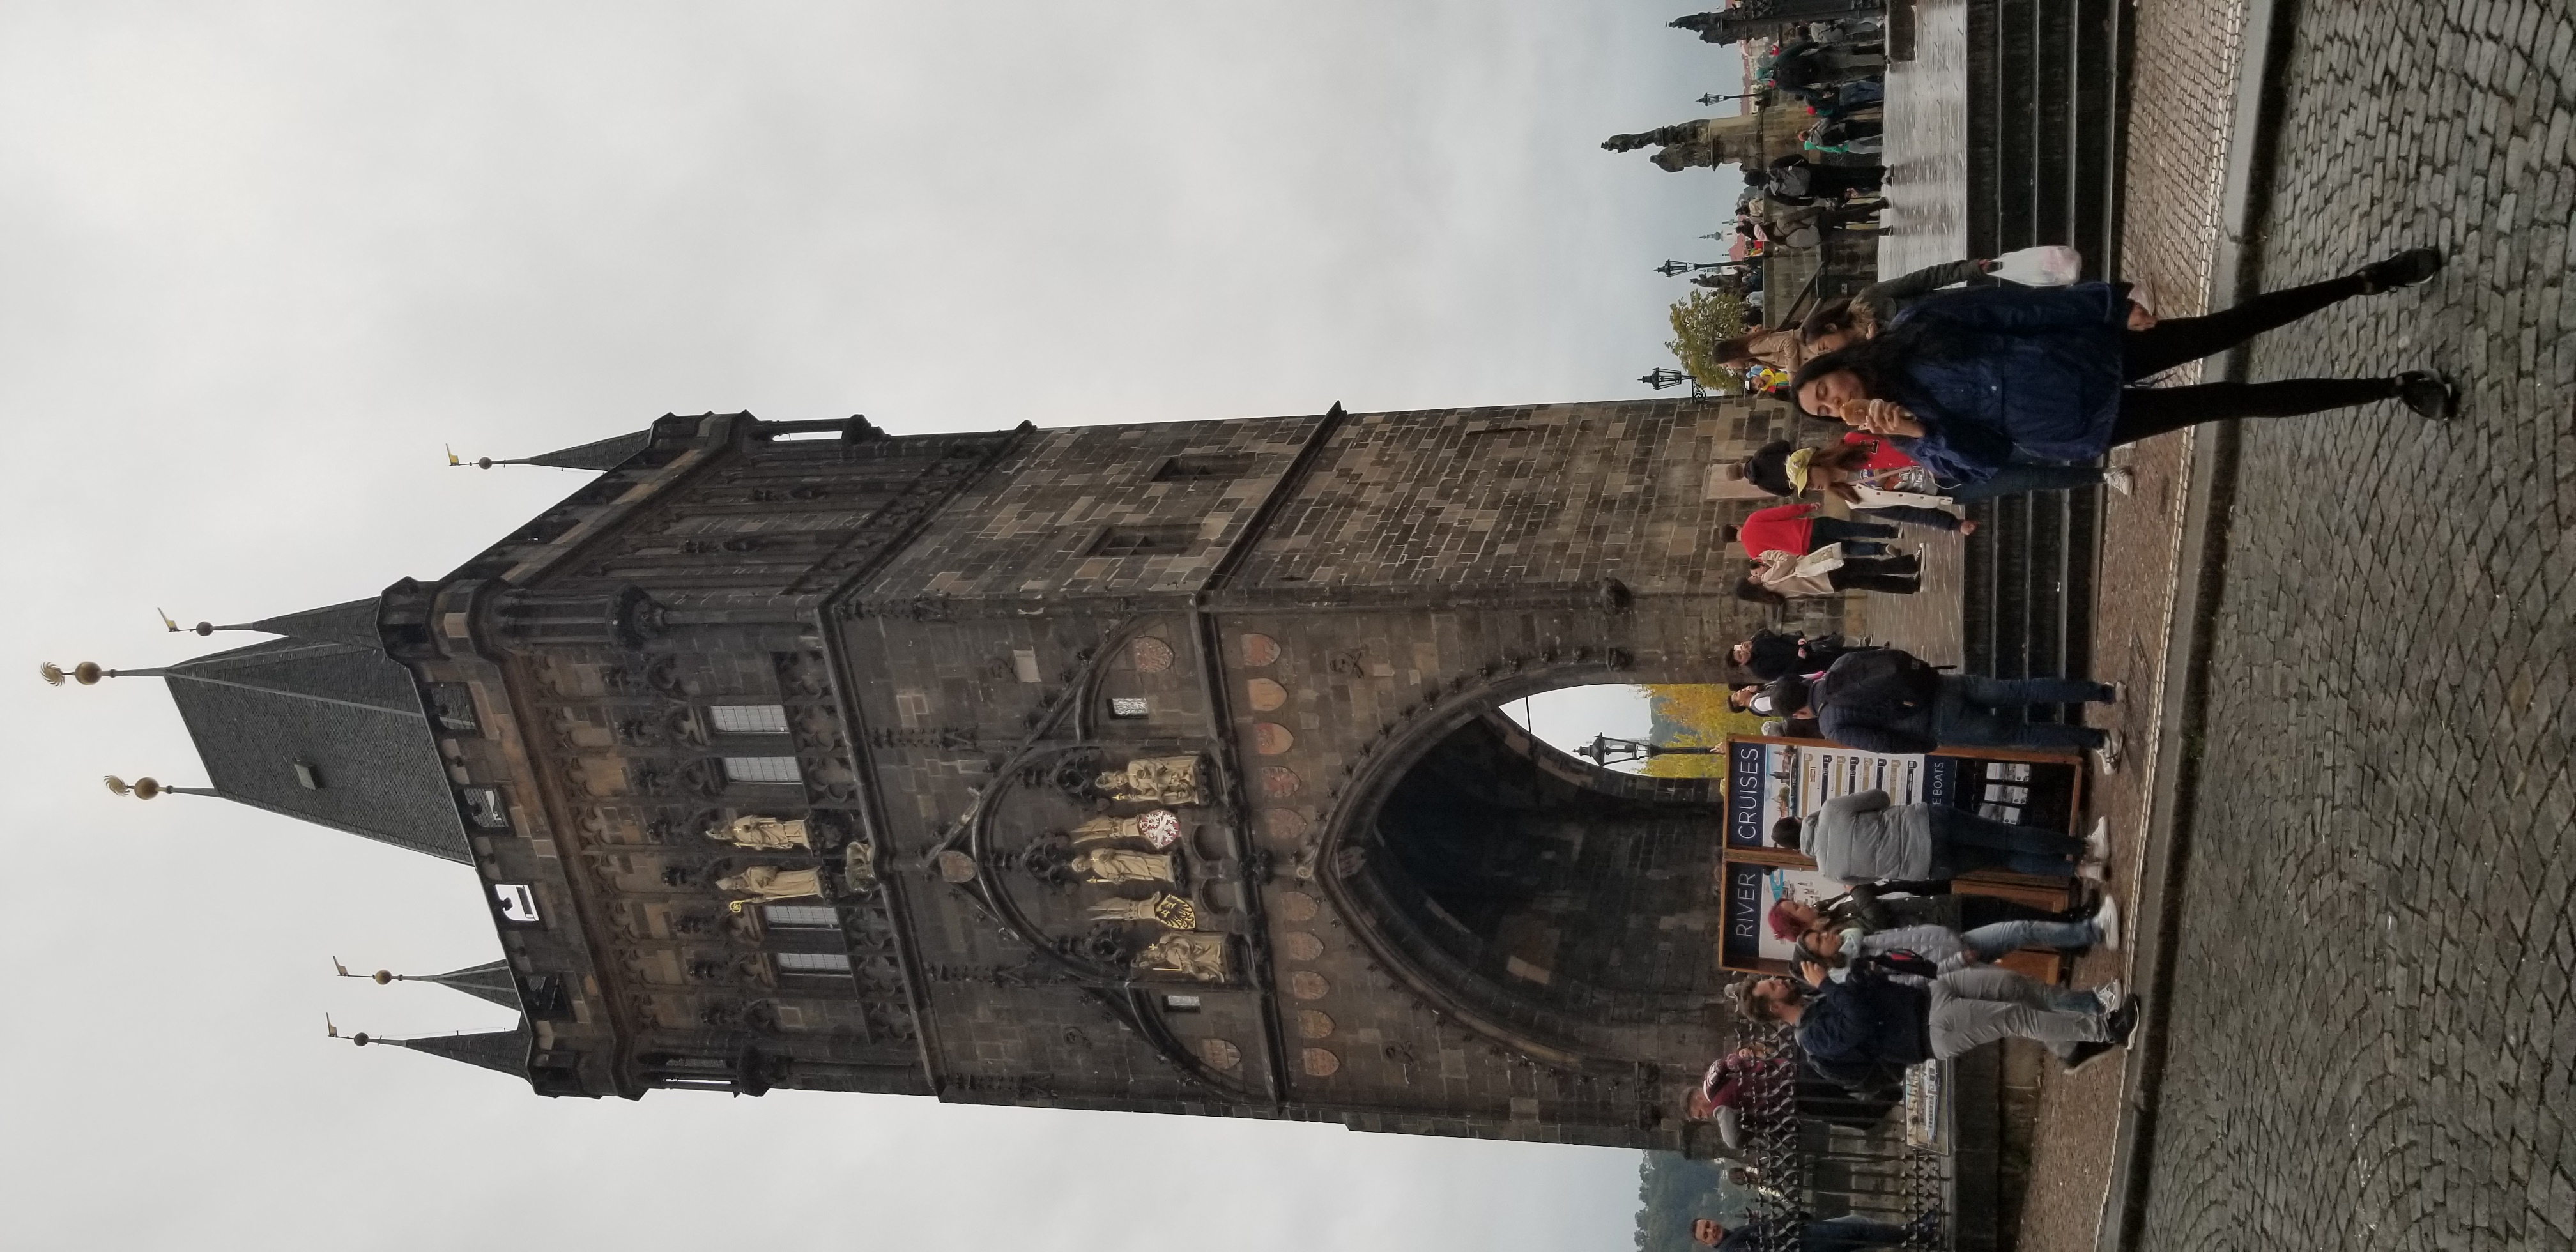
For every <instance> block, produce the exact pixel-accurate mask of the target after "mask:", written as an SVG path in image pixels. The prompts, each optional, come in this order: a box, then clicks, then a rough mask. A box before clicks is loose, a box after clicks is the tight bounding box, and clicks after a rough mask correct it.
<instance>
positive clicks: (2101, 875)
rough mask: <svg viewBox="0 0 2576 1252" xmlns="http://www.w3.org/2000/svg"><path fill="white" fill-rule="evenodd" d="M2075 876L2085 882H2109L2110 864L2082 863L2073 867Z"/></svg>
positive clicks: (2107, 862) (2105, 862)
mask: <svg viewBox="0 0 2576 1252" xmlns="http://www.w3.org/2000/svg"><path fill="white" fill-rule="evenodd" d="M2075 876H2076V877H2078V878H2081V879H2083V880H2084V881H2086V882H2097V883H2098V882H2109V881H2111V863H2110V862H2109V861H2085V862H2082V863H2080V864H2078V865H2077V866H2076V867H2075Z"/></svg>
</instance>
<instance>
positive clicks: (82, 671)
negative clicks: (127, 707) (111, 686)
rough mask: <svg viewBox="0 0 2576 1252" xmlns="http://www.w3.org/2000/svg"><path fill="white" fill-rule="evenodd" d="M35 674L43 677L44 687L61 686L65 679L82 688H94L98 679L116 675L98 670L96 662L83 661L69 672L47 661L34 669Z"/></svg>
mask: <svg viewBox="0 0 2576 1252" xmlns="http://www.w3.org/2000/svg"><path fill="white" fill-rule="evenodd" d="M36 673H38V674H39V675H42V676H43V677H44V680H45V685H46V686H48V687H59V686H62V685H63V679H65V678H69V679H71V680H72V681H73V682H76V683H79V684H80V685H82V686H84V687H95V686H97V685H98V680H99V679H102V678H112V677H115V675H116V671H114V670H109V669H100V668H99V665H98V662H96V661H83V662H81V663H80V664H78V665H75V666H73V667H71V668H70V669H69V670H65V669H64V668H63V667H62V666H59V665H56V664H54V663H53V662H51V661H47V662H45V663H44V664H42V665H39V666H37V667H36Z"/></svg>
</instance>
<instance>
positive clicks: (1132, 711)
mask: <svg viewBox="0 0 2576 1252" xmlns="http://www.w3.org/2000/svg"><path fill="white" fill-rule="evenodd" d="M1153 714H1154V706H1153V705H1151V704H1149V703H1147V702H1146V700H1145V697H1143V696H1111V697H1109V715H1110V716H1111V717H1151V716H1153Z"/></svg>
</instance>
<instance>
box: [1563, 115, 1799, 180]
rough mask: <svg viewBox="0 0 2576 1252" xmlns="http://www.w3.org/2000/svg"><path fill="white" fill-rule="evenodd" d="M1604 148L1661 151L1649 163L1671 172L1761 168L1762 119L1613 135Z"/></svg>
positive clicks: (1720, 119)
mask: <svg viewBox="0 0 2576 1252" xmlns="http://www.w3.org/2000/svg"><path fill="white" fill-rule="evenodd" d="M1601 146H1602V147H1604V148H1607V149H1609V150H1610V151H1612V152H1634V151H1636V150H1637V149H1639V148H1644V147H1650V146H1652V147H1659V148H1660V149H1661V150H1660V151H1658V152H1656V153H1655V155H1654V156H1653V157H1651V158H1649V159H1650V160H1652V161H1653V162H1654V163H1655V164H1656V165H1659V166H1661V167H1663V168H1665V169H1668V170H1681V169H1687V168H1690V167H1692V166H1701V167H1708V168H1714V167H1716V166H1720V165H1748V164H1749V165H1760V164H1761V163H1762V115H1761V114H1759V113H1747V114H1744V115H1743V116H1741V117H1712V118H1706V119H1704V120H1701V121H1697V122H1681V123H1678V124H1675V125H1672V126H1664V127H1659V128H1657V129H1654V130H1650V131H1647V132H1645V133H1643V134H1637V135H1612V136H1611V137H1609V138H1608V139H1605V140H1603V141H1601Z"/></svg>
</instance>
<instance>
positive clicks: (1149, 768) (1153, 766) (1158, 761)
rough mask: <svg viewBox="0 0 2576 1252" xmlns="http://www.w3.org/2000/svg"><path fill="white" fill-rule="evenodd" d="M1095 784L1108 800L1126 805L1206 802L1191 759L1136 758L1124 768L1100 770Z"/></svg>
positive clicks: (1189, 757)
mask: <svg viewBox="0 0 2576 1252" xmlns="http://www.w3.org/2000/svg"><path fill="white" fill-rule="evenodd" d="M1095 785H1096V786H1098V787H1099V788H1100V791H1101V794H1103V795H1106V796H1108V797H1109V798H1110V799H1112V800H1124V801H1128V802H1130V803H1152V804H1205V803H1207V792H1206V791H1204V790H1203V789H1201V786H1200V783H1199V759H1198V758H1197V757H1195V756H1140V757H1138V758H1136V759H1135V760H1132V761H1129V762H1128V763H1127V768H1125V769H1113V770H1103V771H1101V774H1100V777H1099V778H1098V779H1097V780H1096V783H1095Z"/></svg>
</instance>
